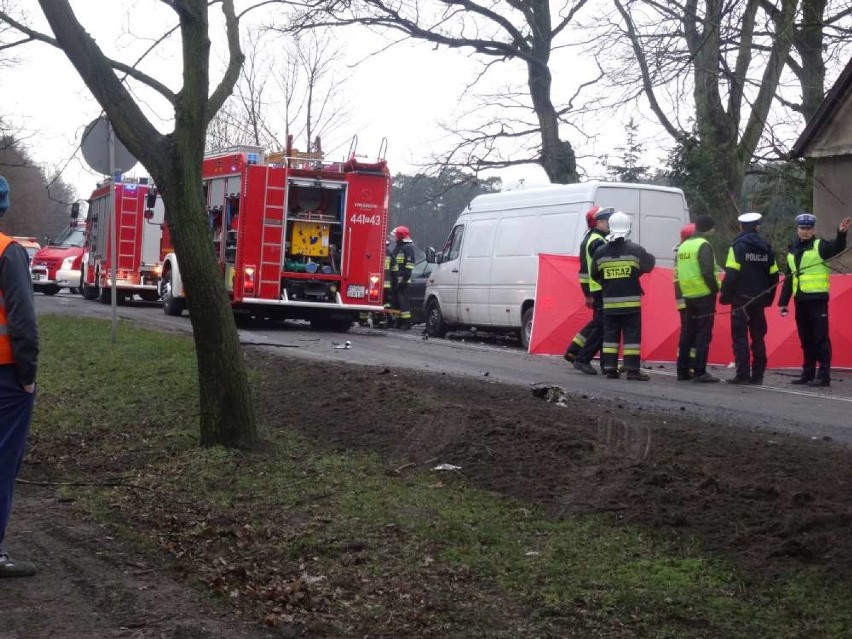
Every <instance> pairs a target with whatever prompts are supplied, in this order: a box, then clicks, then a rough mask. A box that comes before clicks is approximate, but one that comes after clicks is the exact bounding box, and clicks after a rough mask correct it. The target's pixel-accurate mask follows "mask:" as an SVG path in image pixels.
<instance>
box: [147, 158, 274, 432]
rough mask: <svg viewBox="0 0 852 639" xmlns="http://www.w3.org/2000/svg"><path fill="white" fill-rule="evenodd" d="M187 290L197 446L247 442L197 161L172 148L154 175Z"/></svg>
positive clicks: (241, 384) (233, 343)
mask: <svg viewBox="0 0 852 639" xmlns="http://www.w3.org/2000/svg"><path fill="white" fill-rule="evenodd" d="M154 179H155V180H156V182H157V186H158V187H159V188H160V189H161V192H162V195H163V202H164V203H165V205H166V210H167V211H168V215H169V231H170V232H171V234H172V239H173V241H174V247H175V252H176V253H177V256H178V260H179V263H180V269H181V276H182V277H183V281H184V286H185V288H186V293H187V306H188V308H189V317H190V321H191V322H192V332H193V337H194V339H195V350H196V358H197V362H198V387H199V405H200V409H201V424H200V433H201V435H200V439H201V444H202V445H203V446H211V445H216V444H221V445H224V446H232V447H248V446H250V445H252V444H253V443H254V441H255V439H256V437H257V432H256V427H255V414H254V408H253V406H252V402H251V393H250V390H249V386H248V377H247V374H246V367H245V362H244V360H243V355H242V349H241V347H240V343H239V336H238V333H237V327H236V324H235V322H234V314H233V312H232V311H231V306H230V303H229V300H228V296H227V293H226V291H225V285H224V281H223V279H222V277H221V276H220V270H219V266H218V264H217V263H216V258H215V256H214V254H213V248H212V244H211V243H210V233H209V230H208V228H207V224H206V221H205V220H206V219H207V215H206V211H205V210H204V206H203V193H202V187H201V163H200V162H198V161H196V160H195V159H194V158H193V159H189V158H184V157H181V154H179V153H176V154H175V159H174V161H173V166H172V172H170V173H166V174H164V175H162V176H159V177H158V176H156V175H155V176H154Z"/></svg>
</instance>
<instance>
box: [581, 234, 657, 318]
mask: <svg viewBox="0 0 852 639" xmlns="http://www.w3.org/2000/svg"><path fill="white" fill-rule="evenodd" d="M654 263H655V260H654V256H653V255H651V254H650V253H648V252H647V251H646V250H645V249H644V248H642V247H641V246H639V245H638V244H636V243H634V242H630V241H629V240H621V239H619V240H615V241H613V242H607V243H606V244H604V246H602V247H601V248H599V249H598V250H597V251H595V255H594V259H593V260H592V264H591V271H590V275H591V276H592V279H594V280H596V281H597V282H598V283H599V284H600V285H601V289H602V293H601V295H602V297H603V310H604V313H614V314H622V313H637V312H639V311H640V310H641V306H642V287H641V286H640V285H639V277H640V276H641V275H642V274H643V273H648V272H649V271H651V269H653V268H654Z"/></svg>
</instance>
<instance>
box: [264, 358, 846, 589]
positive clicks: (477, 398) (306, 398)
mask: <svg viewBox="0 0 852 639" xmlns="http://www.w3.org/2000/svg"><path fill="white" fill-rule="evenodd" d="M255 361H256V363H257V365H258V366H274V367H277V368H278V370H279V371H281V367H282V360H281V359H280V358H278V357H274V356H271V355H267V354H265V353H263V354H259V355H258V357H257V359H256V360H255ZM297 368H298V373H297V374H298V375H299V389H300V390H299V399H300V401H299V402H295V401H293V399H294V398H293V397H292V392H293V391H292V386H291V384H292V383H293V381H294V380H293V379H292V378H290V375H289V374H288V373H287V372H286V365H285V372H284V373H283V374H281V373H279V374H278V375H277V376H274V377H270V379H275V380H277V381H275V382H270V383H268V384H267V385H266V386H264V388H263V389H261V390H260V391H259V392H260V393H261V395H262V396H261V398H260V401H261V405H263V406H268V407H269V413H268V414H267V417H268V418H269V419H270V420H275V421H276V422H281V423H286V424H289V425H291V426H293V427H295V428H298V429H300V430H301V432H303V433H304V434H305V435H308V436H311V437H314V438H316V439H317V440H320V441H325V442H330V443H331V444H332V445H334V446H336V447H338V448H341V449H350V448H356V449H364V450H370V451H375V452H377V453H378V454H380V455H381V456H382V457H383V458H384V459H385V460H386V461H387V463H388V465H389V466H390V467H392V468H399V467H401V466H404V465H406V464H411V465H412V466H406V467H409V468H410V467H416V466H420V465H424V466H425V465H427V464H428V465H436V464H438V463H450V464H453V465H456V466H460V467H461V471H460V472H461V473H462V474H463V475H464V476H465V477H466V478H467V479H468V480H469V481H471V482H472V483H473V484H474V485H476V486H478V487H480V488H482V489H484V490H489V491H495V492H498V493H501V494H504V495H508V496H511V497H514V498H517V499H519V500H522V501H526V502H530V503H534V504H537V505H540V506H541V507H542V508H544V509H545V511H546V512H547V513H549V514H550V515H551V516H552V517H554V518H562V517H571V516H573V515H576V514H580V513H611V514H612V516H613V517H615V518H616V519H617V520H618V521H620V522H624V523H632V524H642V525H648V526H652V527H654V528H656V529H658V530H661V531H671V532H672V533H677V534H678V535H686V536H694V537H695V538H697V539H698V540H699V541H700V542H701V543H702V544H703V545H704V546H705V547H706V548H707V549H710V550H713V551H717V552H721V553H723V554H725V555H726V556H728V557H729V558H730V559H731V560H732V561H734V562H735V563H736V564H737V565H739V566H740V567H741V568H742V569H743V570H745V571H747V572H751V573H753V574H755V575H756V576H757V575H764V576H766V575H771V574H775V573H778V572H782V571H786V570H788V569H791V568H800V567H801V566H802V565H803V564H808V565H810V566H812V567H819V568H824V569H825V570H826V571H837V574H843V573H846V574H849V571H850V570H852V525H850V524H852V491H850V487H852V451H849V450H848V449H846V448H844V447H840V446H837V445H835V444H833V443H832V442H830V441H809V440H804V439H800V438H793V437H789V436H785V435H781V434H777V433H772V432H769V431H766V432H754V431H749V430H745V429H741V428H736V427H731V426H724V425H717V424H712V423H702V422H696V421H695V420H693V419H683V418H679V417H677V416H674V417H672V416H661V415H657V414H651V413H649V412H647V411H643V410H631V409H630V408H628V407H626V406H624V405H623V404H621V405H619V404H618V403H603V402H598V401H595V400H591V399H588V398H584V397H572V396H570V395H564V394H562V395H563V396H560V395H561V394H560V392H559V390H550V391H549V392H548V390H547V389H545V391H544V392H542V391H541V390H540V389H539V390H538V391H537V392H535V394H534V393H533V392H530V390H524V389H521V388H515V387H508V386H502V385H496V384H492V383H488V382H486V381H479V380H471V379H459V378H454V377H449V376H440V375H434V374H432V375H426V374H418V373H414V372H410V371H403V370H394V371H391V370H389V369H387V368H368V367H356V366H345V367H344V366H337V365H333V364H323V363H318V362H314V363H312V364H311V366H309V367H308V366H304V367H303V366H298V367H297ZM293 374H296V373H295V372H294V373H293ZM531 390H534V389H531ZM535 395H538V397H536V396H535ZM548 399H549V400H550V401H547V400H548ZM300 405H301V406H304V405H308V406H312V407H314V408H313V409H312V410H314V411H316V413H315V414H317V415H323V419H306V418H305V415H304V409H303V408H300ZM320 409H321V410H320ZM379 416H385V417H383V418H380V417H379ZM388 416H389V417H388Z"/></svg>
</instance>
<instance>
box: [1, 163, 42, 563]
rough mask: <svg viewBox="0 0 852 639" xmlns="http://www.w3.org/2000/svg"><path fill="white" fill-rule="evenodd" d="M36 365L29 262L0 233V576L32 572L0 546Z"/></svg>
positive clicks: (5, 201)
mask: <svg viewBox="0 0 852 639" xmlns="http://www.w3.org/2000/svg"><path fill="white" fill-rule="evenodd" d="M8 208H9V184H8V183H7V182H6V179H5V178H4V177H2V176H0V217H2V216H3V215H4V214H5V213H6V210H7V209H8ZM37 365H38V327H37V325H36V314H35V307H34V305H33V287H32V281H31V280H30V271H29V258H28V257H27V252H26V251H25V250H24V248H23V247H22V246H21V245H20V244H18V243H17V242H15V241H14V240H13V239H12V238H11V237H9V236H8V235H5V234H3V233H0V578H3V577H28V576H31V575H33V574H35V572H36V570H35V566H33V565H32V564H31V563H30V562H27V561H16V560H14V559H12V558H10V557H9V555H7V554H6V553H5V552H3V548H2V544H3V537H4V535H5V533H6V525H7V524H8V522H9V515H10V514H11V511H12V493H13V490H14V487H15V478H16V476H17V474H18V472H19V471H20V469H21V462H22V461H23V459H24V449H25V448H26V444H27V434H28V432H29V428H30V421H31V419H32V414H33V403H34V399H35V378H36V368H37Z"/></svg>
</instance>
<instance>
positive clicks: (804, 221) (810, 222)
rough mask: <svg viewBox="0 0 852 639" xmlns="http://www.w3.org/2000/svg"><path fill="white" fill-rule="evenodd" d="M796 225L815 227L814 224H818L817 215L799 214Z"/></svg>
mask: <svg viewBox="0 0 852 639" xmlns="http://www.w3.org/2000/svg"><path fill="white" fill-rule="evenodd" d="M796 226H802V227H805V228H813V227H814V226H816V215H811V214H810V213H801V214H799V215H797V216H796Z"/></svg>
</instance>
